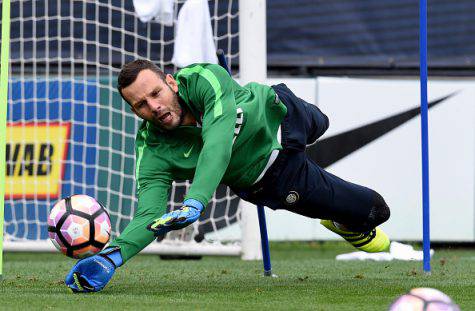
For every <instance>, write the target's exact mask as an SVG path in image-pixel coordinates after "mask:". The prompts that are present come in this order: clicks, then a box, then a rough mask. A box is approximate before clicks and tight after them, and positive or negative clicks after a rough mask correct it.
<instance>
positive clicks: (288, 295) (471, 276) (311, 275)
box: [0, 243, 475, 311]
mask: <svg viewBox="0 0 475 311" xmlns="http://www.w3.org/2000/svg"><path fill="white" fill-rule="evenodd" d="M350 251H353V249H352V248H351V247H350V246H347V245H346V244H343V243H322V244H320V243H274V244H271V256H272V265H273V269H274V272H275V273H276V274H277V275H278V278H268V277H263V276H262V263H261V262H245V261H241V260H240V259H238V258H229V257H204V258H203V259H202V260H193V261H182V260H179V261H171V260H170V261H169V260H166V261H165V260H160V259H159V257H158V256H156V255H140V256H137V257H136V258H134V259H132V260H131V261H130V262H128V263H127V264H126V265H125V266H124V267H121V268H120V269H119V270H118V271H117V273H116V275H115V276H114V278H113V279H112V281H111V283H109V285H108V286H107V287H106V288H105V289H104V290H103V291H102V292H100V293H93V294H72V293H70V292H69V291H68V290H67V289H66V287H65V285H64V281H63V280H64V276H65V275H66V274H67V272H68V271H69V269H70V268H71V266H72V265H73V264H74V261H73V260H71V259H69V258H67V257H65V256H63V255H61V254H59V253H55V254H33V253H6V254H5V257H4V259H5V265H4V279H3V281H0V309H2V310H3V309H5V310H25V309H28V310H32V309H33V310H36V309H41V310H44V309H62V310H67V309H70V310H71V309H72V310H111V311H113V310H145V309H149V310H150V309H160V310H386V308H387V306H388V305H389V304H390V303H391V301H392V300H393V299H394V298H395V297H397V296H398V295H400V294H402V293H404V292H406V291H408V290H409V289H411V288H413V287H434V288H437V289H439V290H442V291H444V292H445V293H447V294H448V295H450V296H451V297H452V298H453V299H454V300H455V301H456V302H457V303H458V304H459V305H460V307H461V309H462V310H473V309H475V294H474V293H475V250H473V249H465V250H461V249H458V250H456V249H453V250H449V249H443V250H441V249H439V250H436V253H435V256H434V258H433V260H432V270H433V271H432V275H430V276H429V275H425V274H424V273H423V272H422V264H421V263H420V262H401V261H392V262H337V261H336V260H335V255H337V254H339V253H343V252H350Z"/></svg>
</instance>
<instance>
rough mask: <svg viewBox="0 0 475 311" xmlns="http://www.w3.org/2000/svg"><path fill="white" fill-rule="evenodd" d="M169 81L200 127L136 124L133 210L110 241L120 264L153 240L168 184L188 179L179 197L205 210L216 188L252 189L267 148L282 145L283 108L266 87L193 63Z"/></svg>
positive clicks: (266, 157) (275, 147) (165, 198)
mask: <svg viewBox="0 0 475 311" xmlns="http://www.w3.org/2000/svg"><path fill="white" fill-rule="evenodd" d="M174 77H175V79H176V81H177V83H178V96H179V101H180V104H181V105H184V106H185V109H188V110H189V111H190V112H191V113H192V114H193V116H194V117H195V119H196V120H197V121H198V124H197V126H179V127H177V128H176V129H174V130H171V131H164V130H160V129H159V128H157V127H156V126H154V125H153V124H151V123H149V122H146V121H144V122H143V123H142V125H141V126H140V129H139V131H138V133H137V137H136V143H135V145H136V146H135V147H136V181H137V196H138V207H137V210H136V213H135V215H134V218H133V220H132V221H131V222H130V223H129V224H128V226H127V227H126V228H125V229H124V231H123V232H122V234H121V235H120V237H118V238H117V239H116V240H115V241H113V242H112V243H111V245H115V246H120V248H121V254H122V257H123V259H124V261H126V260H128V259H129V258H130V257H132V256H134V255H135V254H136V253H138V252H139V251H140V250H142V249H143V248H144V247H145V246H147V245H148V244H149V243H150V242H152V241H153V239H154V236H153V233H152V232H150V231H148V230H147V229H146V226H147V225H148V224H149V223H151V222H152V221H153V220H154V219H156V218H159V217H160V216H161V215H163V214H164V213H165V212H166V207H167V201H168V197H169V190H170V188H171V184H172V182H173V181H174V180H192V184H191V187H190V189H189V191H188V193H187V194H186V197H185V199H188V198H191V199H195V200H198V201H200V202H201V203H202V204H203V205H204V206H206V205H207V204H208V201H209V200H210V198H211V197H212V195H213V193H214V191H215V190H216V188H217V187H218V185H219V184H220V183H223V184H226V185H228V186H231V187H237V188H245V187H249V186H250V185H252V184H253V183H254V182H255V181H256V179H257V178H258V176H259V175H260V173H261V172H262V171H263V170H264V167H265V166H266V164H267V162H268V160H269V157H270V154H271V153H272V151H273V150H276V149H281V148H282V146H281V145H280V144H279V142H278V140H277V131H278V128H279V126H280V124H281V122H282V120H283V118H284V116H285V114H286V113H287V109H286V107H285V105H284V104H282V103H281V102H279V101H276V100H275V92H274V90H273V89H272V88H271V87H269V86H266V85H262V84H258V83H249V84H247V85H245V86H240V85H239V84H238V83H237V82H236V81H234V80H233V79H232V77H230V76H229V74H228V73H227V72H226V71H225V70H224V69H223V68H222V67H221V66H219V65H214V64H194V65H191V66H188V67H185V68H183V69H181V70H179V71H178V72H176V74H175V75H174Z"/></svg>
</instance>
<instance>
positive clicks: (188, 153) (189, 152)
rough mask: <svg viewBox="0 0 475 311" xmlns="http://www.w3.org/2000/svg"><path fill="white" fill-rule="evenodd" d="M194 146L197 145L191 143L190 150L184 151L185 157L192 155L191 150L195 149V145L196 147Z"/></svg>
mask: <svg viewBox="0 0 475 311" xmlns="http://www.w3.org/2000/svg"><path fill="white" fill-rule="evenodd" d="M194 146H195V145H191V148H190V150H188V152H185V153H183V156H184V157H185V158H188V157H189V156H190V154H191V150H193V147H194Z"/></svg>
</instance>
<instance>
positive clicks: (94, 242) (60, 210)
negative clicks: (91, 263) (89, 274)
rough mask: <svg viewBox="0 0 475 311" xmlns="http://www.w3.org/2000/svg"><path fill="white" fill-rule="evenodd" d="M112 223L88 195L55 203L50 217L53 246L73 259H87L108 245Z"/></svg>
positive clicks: (49, 232) (49, 230)
mask: <svg viewBox="0 0 475 311" xmlns="http://www.w3.org/2000/svg"><path fill="white" fill-rule="evenodd" d="M110 232H111V223H110V218H109V214H108V213H107V211H106V209H105V208H104V206H103V205H102V204H101V203H99V202H98V201H96V200H95V199H94V198H91V197H90V196H87V195H82V194H79V195H73V196H70V197H67V198H65V199H62V200H61V201H59V202H58V203H56V204H55V205H54V207H53V209H52V210H51V212H50V214H49V216H48V234H49V237H50V239H51V241H52V242H53V244H54V246H56V248H57V249H58V250H59V251H60V252H62V253H63V254H65V255H66V256H69V257H72V258H78V259H80V258H85V257H89V256H91V255H94V254H95V253H97V252H99V251H101V250H102V249H103V248H104V246H105V245H106V244H107V242H109V237H110Z"/></svg>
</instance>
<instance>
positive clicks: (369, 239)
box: [320, 219, 390, 253]
mask: <svg viewBox="0 0 475 311" xmlns="http://www.w3.org/2000/svg"><path fill="white" fill-rule="evenodd" d="M320 223H321V224H322V225H323V226H324V227H325V228H327V229H328V230H330V231H333V232H335V233H336V234H339V235H340V236H341V237H343V238H344V239H345V240H346V241H348V242H349V243H350V244H351V245H353V246H354V247H356V248H357V249H359V250H361V251H365V252H367V253H378V252H385V251H387V250H389V242H390V241H389V238H388V236H387V235H386V233H384V231H383V230H381V229H380V228H379V227H376V228H375V229H373V230H371V231H368V232H351V231H344V230H341V229H340V228H338V227H337V226H335V224H334V223H333V221H331V220H323V219H322V220H321V221H320Z"/></svg>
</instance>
